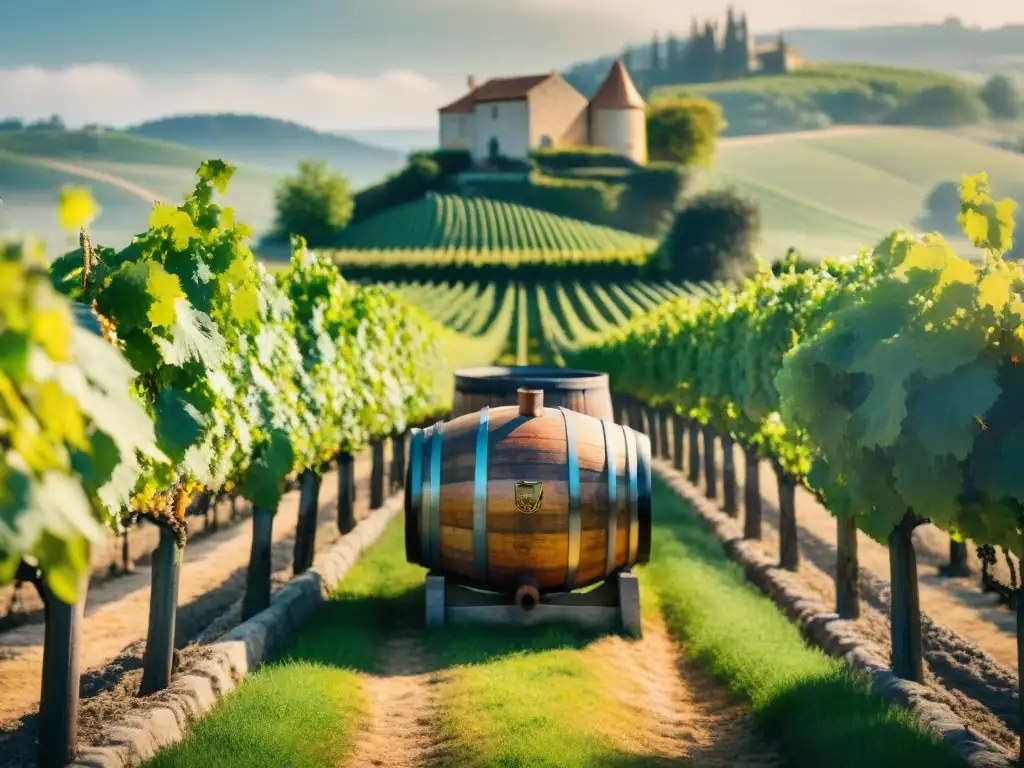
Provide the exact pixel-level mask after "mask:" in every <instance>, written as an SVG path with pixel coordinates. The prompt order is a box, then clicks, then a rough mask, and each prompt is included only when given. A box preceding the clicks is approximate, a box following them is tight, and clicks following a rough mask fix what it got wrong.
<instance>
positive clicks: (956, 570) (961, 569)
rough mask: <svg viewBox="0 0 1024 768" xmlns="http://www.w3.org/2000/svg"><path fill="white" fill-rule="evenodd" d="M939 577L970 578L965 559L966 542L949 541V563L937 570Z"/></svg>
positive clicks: (969, 566) (969, 568)
mask: <svg viewBox="0 0 1024 768" xmlns="http://www.w3.org/2000/svg"><path fill="white" fill-rule="evenodd" d="M939 575H941V576H948V577H950V578H956V577H958V576H970V575H971V565H970V562H969V561H968V559H967V542H966V541H957V540H956V539H954V538H952V537H950V539H949V563H948V564H947V565H945V566H943V567H941V568H939Z"/></svg>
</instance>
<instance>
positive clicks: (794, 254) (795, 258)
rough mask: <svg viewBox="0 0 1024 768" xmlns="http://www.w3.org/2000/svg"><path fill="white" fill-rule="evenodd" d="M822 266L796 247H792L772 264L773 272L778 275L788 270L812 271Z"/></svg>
mask: <svg viewBox="0 0 1024 768" xmlns="http://www.w3.org/2000/svg"><path fill="white" fill-rule="evenodd" d="M820 266H821V264H820V263H819V262H817V261H812V260H811V259H807V258H804V256H803V254H801V253H800V251H798V250H797V249H796V248H790V249H789V250H788V251H786V255H785V257H783V258H782V259H779V261H776V262H774V263H773V264H772V274H774V275H776V276H778V275H783V274H786V273H788V272H810V271H812V270H815V269H818V268H819V267H820Z"/></svg>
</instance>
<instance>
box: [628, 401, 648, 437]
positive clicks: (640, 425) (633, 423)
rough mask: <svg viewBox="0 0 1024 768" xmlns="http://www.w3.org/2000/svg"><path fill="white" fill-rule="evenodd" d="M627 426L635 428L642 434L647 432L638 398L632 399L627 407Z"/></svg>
mask: <svg viewBox="0 0 1024 768" xmlns="http://www.w3.org/2000/svg"><path fill="white" fill-rule="evenodd" d="M629 426H630V428H631V429H635V430H636V431H637V432H642V433H643V434H645V435H646V434H649V432H648V429H647V424H646V420H645V419H644V409H643V406H642V405H640V401H639V400H634V401H633V402H632V403H630V407H629Z"/></svg>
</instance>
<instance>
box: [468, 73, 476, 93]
mask: <svg viewBox="0 0 1024 768" xmlns="http://www.w3.org/2000/svg"><path fill="white" fill-rule="evenodd" d="M466 86H467V87H468V88H469V90H470V92H472V91H475V90H476V77H475V76H473V75H467V76H466Z"/></svg>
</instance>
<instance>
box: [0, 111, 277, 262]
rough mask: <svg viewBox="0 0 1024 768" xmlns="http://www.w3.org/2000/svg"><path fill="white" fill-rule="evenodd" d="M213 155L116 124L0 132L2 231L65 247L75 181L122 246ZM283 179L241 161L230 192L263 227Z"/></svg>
mask: <svg viewBox="0 0 1024 768" xmlns="http://www.w3.org/2000/svg"><path fill="white" fill-rule="evenodd" d="M215 156H216V155H212V154H209V153H205V152H202V151H199V150H196V149H192V148H190V147H183V146H178V145H175V144H170V143H167V142H162V141H154V140H151V139H145V138H141V137H137V136H131V135H128V134H124V133H120V132H117V131H109V132H104V133H99V134H87V133H83V132H77V131H56V130H53V131H51V130H23V131H0V197H2V198H3V201H4V203H3V206H2V207H0V233H5V232H7V233H10V232H13V231H18V232H26V231H30V232H32V233H34V234H36V235H38V236H41V237H44V238H45V239H46V241H47V242H48V243H50V244H53V246H54V247H55V248H57V247H59V244H61V243H63V242H64V240H65V236H64V234H63V233H62V232H60V230H59V228H58V227H57V222H56V214H55V211H56V202H57V195H58V193H59V190H60V187H61V186H63V185H66V184H74V185H83V186H89V187H90V188H92V190H93V194H94V196H95V197H96V199H97V201H98V202H99V204H100V206H101V207H102V208H103V212H102V213H101V215H100V217H99V218H98V219H97V221H96V224H95V235H96V237H97V240H99V241H100V242H103V243H107V244H110V245H122V244H124V243H126V242H127V241H128V239H129V238H130V237H131V236H132V235H133V234H135V233H137V232H139V231H141V230H142V229H144V228H145V225H146V221H147V219H148V215H149V211H150V209H151V207H152V203H153V201H154V200H156V199H161V200H164V201H176V200H179V199H180V198H181V195H182V193H183V192H184V191H185V190H187V189H189V188H190V187H192V186H193V185H194V184H195V171H196V169H197V168H198V167H199V164H200V163H201V162H202V161H203V160H205V159H208V158H210V157H215ZM278 178H279V177H278V175H277V174H275V173H272V172H271V171H268V170H266V169H263V168H259V167H256V166H241V167H239V169H238V171H237V172H236V174H235V177H234V179H233V180H232V182H231V185H230V188H229V191H228V194H227V195H226V196H225V203H226V204H227V205H231V206H233V207H235V208H236V209H237V211H238V213H239V215H240V217H241V218H242V219H243V220H244V221H246V222H248V223H250V224H251V225H252V226H253V227H254V229H255V230H256V231H257V233H261V232H264V231H266V229H268V228H269V227H270V225H271V223H272V221H273V195H274V187H275V185H276V184H277V181H278Z"/></svg>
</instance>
